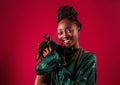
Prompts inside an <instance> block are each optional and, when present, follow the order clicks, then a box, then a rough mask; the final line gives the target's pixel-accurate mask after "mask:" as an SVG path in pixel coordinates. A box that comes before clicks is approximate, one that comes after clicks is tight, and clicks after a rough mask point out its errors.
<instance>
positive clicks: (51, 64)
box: [36, 50, 61, 75]
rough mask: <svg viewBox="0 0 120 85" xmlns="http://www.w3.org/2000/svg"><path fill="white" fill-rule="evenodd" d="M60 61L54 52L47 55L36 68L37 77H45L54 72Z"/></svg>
mask: <svg viewBox="0 0 120 85" xmlns="http://www.w3.org/2000/svg"><path fill="white" fill-rule="evenodd" d="M60 62H61V59H60V58H59V56H58V53H57V52H56V50H53V51H52V52H51V53H49V54H48V55H47V56H46V57H45V58H43V59H42V61H41V62H40V63H39V64H38V65H37V66H36V74H37V75H46V74H49V73H51V72H52V71H54V70H55V69H56V68H57V67H58V66H59V64H60Z"/></svg>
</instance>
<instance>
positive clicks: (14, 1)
mask: <svg viewBox="0 0 120 85" xmlns="http://www.w3.org/2000/svg"><path fill="white" fill-rule="evenodd" d="M62 5H71V6H73V7H74V8H75V9H76V10H77V11H78V12H79V16H78V18H79V20H80V21H81V22H82V25H83V28H82V30H81V35H80V45H81V47H83V48H84V49H86V50H88V51H92V52H94V53H95V54H96V56H97V74H98V78H97V85H120V83H119V82H120V78H119V76H120V64H119V63H120V50H119V49H120V38H119V34H120V1H119V0H0V83H1V84H0V85H33V84H34V80H35V76H36V74H35V66H36V63H37V62H36V55H37V54H36V52H37V46H38V44H39V42H41V41H42V40H43V35H44V34H50V36H51V37H52V39H53V40H55V41H56V42H58V39H57V33H56V32H57V31H56V27H57V23H56V12H57V9H58V7H59V6H62ZM58 43H59V42H58Z"/></svg>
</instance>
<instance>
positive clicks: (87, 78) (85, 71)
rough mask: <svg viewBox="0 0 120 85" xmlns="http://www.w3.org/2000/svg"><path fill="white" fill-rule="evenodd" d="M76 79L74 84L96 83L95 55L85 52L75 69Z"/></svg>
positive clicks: (89, 84) (94, 84) (88, 84)
mask: <svg viewBox="0 0 120 85" xmlns="http://www.w3.org/2000/svg"><path fill="white" fill-rule="evenodd" d="M77 75H78V76H77V81H75V84H74V85H96V56H95V55H94V54H92V53H87V55H86V57H85V58H84V59H83V61H82V62H81V65H80V67H79V70H78V71H77Z"/></svg>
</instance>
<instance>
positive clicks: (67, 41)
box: [63, 39, 71, 44]
mask: <svg viewBox="0 0 120 85" xmlns="http://www.w3.org/2000/svg"><path fill="white" fill-rule="evenodd" d="M70 42H71V39H64V40H63V43H65V44H69V43H70Z"/></svg>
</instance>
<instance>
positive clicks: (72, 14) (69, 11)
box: [57, 6, 82, 29]
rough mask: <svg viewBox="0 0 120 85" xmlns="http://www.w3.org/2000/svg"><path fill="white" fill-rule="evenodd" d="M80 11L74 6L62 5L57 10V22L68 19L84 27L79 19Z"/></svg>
mask: <svg viewBox="0 0 120 85" xmlns="http://www.w3.org/2000/svg"><path fill="white" fill-rule="evenodd" d="M77 16H78V12H77V11H76V10H75V9H74V8H73V7H72V6H61V7H60V8H59V9H58V12H57V23H59V22H60V21H61V20H63V19H68V20H70V21H73V22H75V23H76V25H77V26H78V27H80V29H81V28H82V25H81V23H80V22H79V21H78V19H77Z"/></svg>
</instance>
